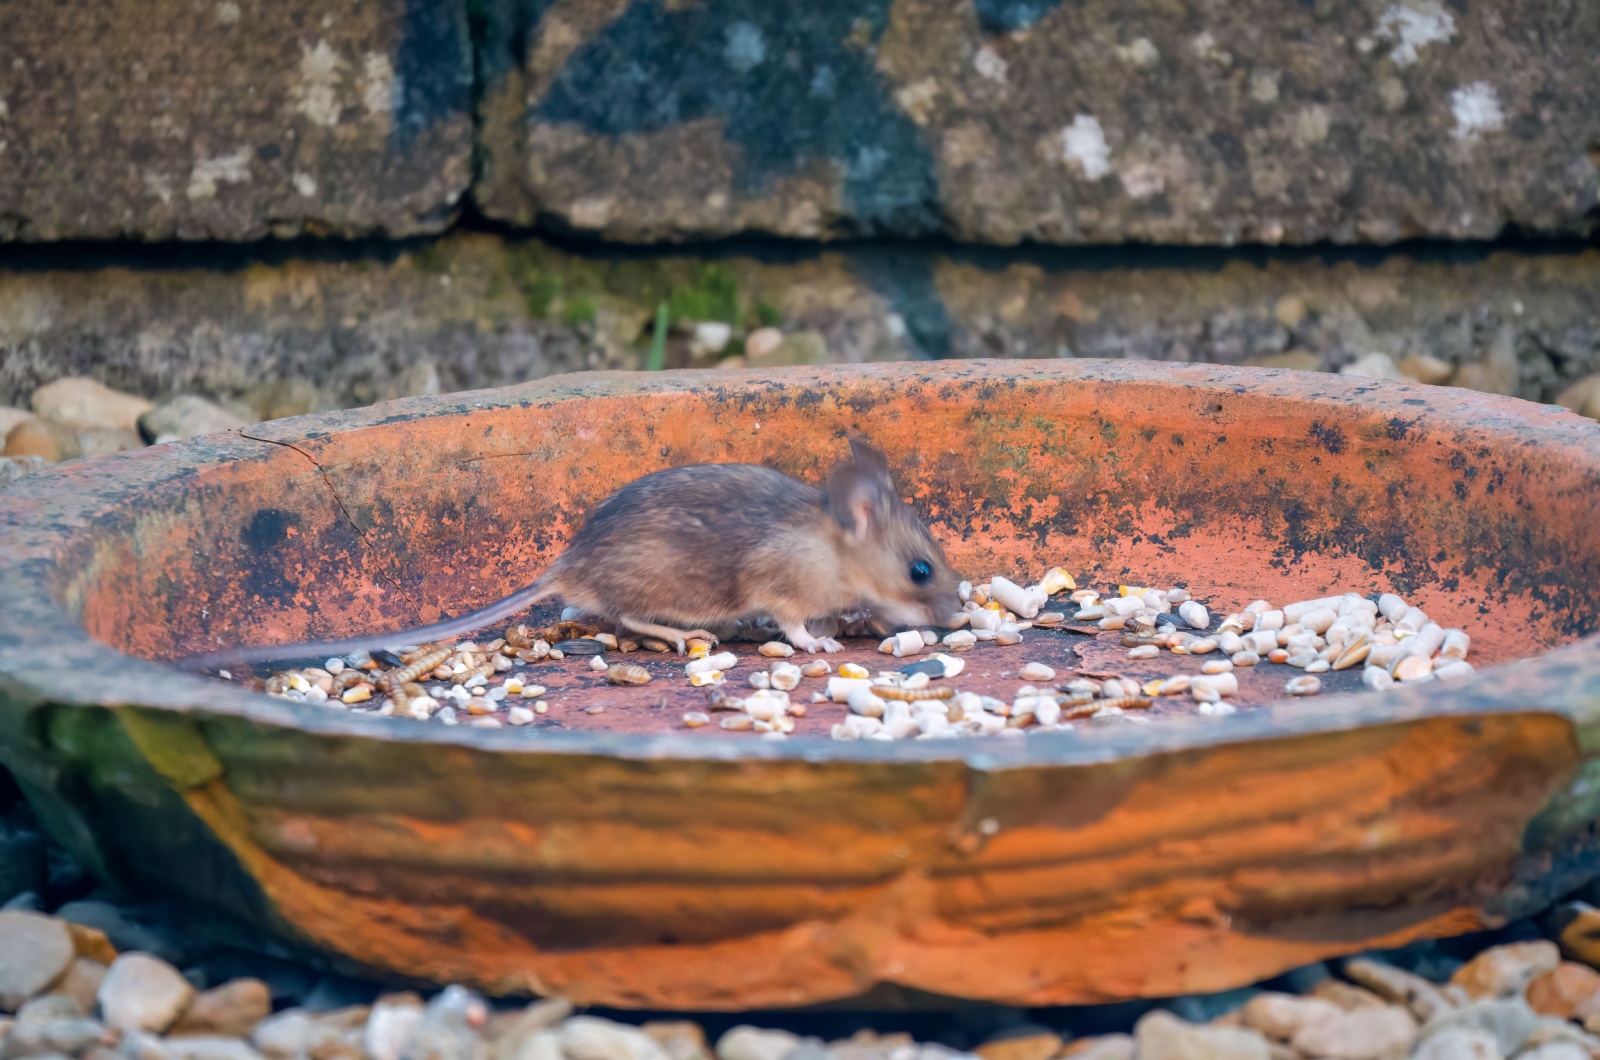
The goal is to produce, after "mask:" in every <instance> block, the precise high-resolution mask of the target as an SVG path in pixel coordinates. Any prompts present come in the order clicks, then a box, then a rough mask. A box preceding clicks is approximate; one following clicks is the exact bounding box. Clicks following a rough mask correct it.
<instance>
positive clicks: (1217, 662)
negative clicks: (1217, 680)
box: [1200, 659, 1233, 674]
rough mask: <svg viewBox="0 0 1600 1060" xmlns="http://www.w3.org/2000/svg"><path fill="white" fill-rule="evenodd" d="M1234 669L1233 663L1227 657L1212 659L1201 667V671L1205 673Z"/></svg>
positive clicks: (1220, 672) (1223, 672)
mask: <svg viewBox="0 0 1600 1060" xmlns="http://www.w3.org/2000/svg"><path fill="white" fill-rule="evenodd" d="M1232 669H1233V663H1231V662H1229V661H1228V660H1227V659H1212V660H1211V661H1210V662H1208V663H1206V664H1205V665H1204V666H1202V667H1200V672H1201V673H1203V674H1225V673H1228V672H1229V671H1231V670H1232Z"/></svg>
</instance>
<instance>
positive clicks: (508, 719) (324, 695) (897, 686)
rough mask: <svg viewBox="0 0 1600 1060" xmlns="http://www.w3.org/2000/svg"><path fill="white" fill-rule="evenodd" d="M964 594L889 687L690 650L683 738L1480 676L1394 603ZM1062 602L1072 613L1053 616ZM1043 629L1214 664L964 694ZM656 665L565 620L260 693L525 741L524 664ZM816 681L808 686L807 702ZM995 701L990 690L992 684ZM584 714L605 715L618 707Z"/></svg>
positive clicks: (1024, 672) (887, 681)
mask: <svg viewBox="0 0 1600 1060" xmlns="http://www.w3.org/2000/svg"><path fill="white" fill-rule="evenodd" d="M960 597H961V600H962V610H961V611H960V612H959V613H957V614H955V615H952V616H950V617H949V618H948V619H947V620H946V621H945V622H944V623H943V625H944V627H945V628H944V630H942V631H935V630H931V629H927V630H907V631H904V632H900V633H896V634H895V635H894V636H891V637H889V638H887V639H885V640H884V641H882V642H881V643H880V644H879V645H878V651H879V652H881V653H882V654H883V655H886V656H890V657H892V658H894V659H896V660H903V662H902V663H900V664H899V665H898V667H897V668H896V667H885V668H883V669H878V670H876V672H874V670H869V669H868V668H867V667H865V666H862V665H859V664H857V663H853V662H846V663H843V664H841V665H839V667H838V669H837V672H835V669H834V666H833V664H832V663H831V662H830V661H829V660H828V659H827V658H823V657H804V661H798V660H795V659H794V655H795V650H794V649H793V648H792V647H791V646H790V645H788V644H786V643H784V642H782V641H777V640H771V641H767V642H765V643H763V644H761V646H760V648H759V655H760V657H761V658H760V659H759V660H758V661H760V662H764V663H766V664H767V668H766V669H761V670H756V671H754V672H753V673H749V674H748V675H747V676H745V677H744V679H743V680H741V681H739V682H738V687H735V685H734V684H733V680H734V676H733V675H734V671H735V670H736V668H738V667H739V666H740V664H741V662H747V661H748V659H741V657H740V656H739V655H736V654H735V653H734V652H732V651H726V650H720V651H719V650H717V645H715V644H714V643H711V642H707V641H701V640H690V641H689V642H688V658H687V660H686V661H685V663H684V664H683V670H682V674H683V676H682V679H681V680H683V681H684V682H685V683H686V684H687V686H689V687H690V688H695V689H702V690H703V693H702V694H704V695H705V697H706V700H705V706H704V708H703V709H696V710H689V711H687V712H685V713H683V714H682V715H681V720H682V724H683V726H684V727H686V728H689V729H700V728H705V727H707V726H712V725H713V724H714V725H715V726H716V727H717V728H719V729H722V730H726V731H730V732H751V733H755V734H759V735H761V736H764V737H766V738H769V739H783V738H784V737H786V736H788V735H790V734H792V733H794V732H795V731H796V721H797V719H800V718H804V717H806V716H807V713H808V710H809V709H812V708H815V707H816V706H817V705H819V704H833V705H837V706H833V707H831V708H830V710H831V712H832V713H831V715H829V714H825V717H824V723H826V720H827V718H828V717H829V716H833V717H837V716H838V714H839V710H838V708H839V707H841V706H842V707H843V708H844V712H843V718H842V720H840V721H838V722H836V723H834V724H832V725H831V726H828V731H829V732H830V734H831V735H832V737H833V738H834V739H836V740H864V739H866V740H904V739H944V738H952V737H962V736H1008V735H1010V736H1022V735H1026V734H1027V733H1031V732H1052V731H1054V732H1059V731H1064V730H1069V729H1071V728H1072V727H1073V723H1074V722H1079V721H1083V720H1096V721H1099V720H1100V719H1112V720H1117V721H1121V722H1128V723H1134V724H1143V723H1147V722H1148V721H1149V718H1148V717H1146V716H1144V715H1143V714H1142V713H1141V712H1144V711H1148V710H1149V709H1150V708H1151V707H1152V705H1153V704H1155V703H1156V702H1157V701H1158V700H1159V699H1160V697H1177V696H1187V697H1188V698H1189V699H1192V700H1194V701H1195V703H1196V704H1197V707H1196V708H1195V709H1196V710H1197V711H1198V713H1200V714H1202V715H1224V714H1231V713H1234V712H1235V709H1236V708H1235V707H1234V705H1233V704H1232V703H1230V702H1229V700H1230V699H1231V698H1234V697H1237V696H1238V695H1239V694H1240V691H1239V689H1240V685H1239V675H1240V672H1241V671H1243V670H1246V669H1248V668H1250V667H1255V666H1258V665H1262V664H1281V665H1285V666H1288V667H1291V668H1292V669H1294V670H1298V671H1300V672H1299V673H1296V674H1294V676H1293V677H1291V678H1290V679H1289V680H1288V681H1287V682H1286V684H1285V685H1284V686H1283V689H1284V692H1286V693H1287V694H1289V695H1294V696H1305V695H1314V694H1316V693H1318V692H1319V691H1321V689H1322V679H1321V678H1320V677H1319V676H1318V675H1319V674H1322V673H1326V672H1329V671H1342V670H1349V669H1352V668H1354V667H1357V666H1361V667H1363V672H1362V681H1363V683H1364V684H1365V685H1366V686H1367V687H1368V688H1372V689H1382V688H1387V687H1389V686H1390V685H1392V684H1394V683H1396V682H1401V683H1415V682H1419V681H1427V680H1434V679H1439V680H1449V679H1452V678H1456V677H1461V676H1465V675H1467V674H1470V673H1472V671H1473V668H1472V665H1471V664H1470V663H1469V662H1467V661H1466V656H1467V653H1468V650H1469V648H1470V646H1471V640H1470V638H1469V637H1468V636H1467V634H1466V633H1465V632H1464V631H1462V630H1459V629H1444V628H1442V627H1440V626H1439V625H1438V624H1437V623H1435V622H1432V621H1430V620H1429V619H1428V616H1427V615H1426V614H1424V613H1423V612H1422V611H1421V610H1420V609H1418V608H1416V607H1413V606H1411V605H1410V604H1408V603H1407V602H1406V601H1405V600H1403V599H1401V598H1400V597H1398V596H1395V595H1393V594H1385V595H1383V596H1380V597H1378V598H1377V599H1376V600H1373V599H1370V598H1368V597H1364V596H1360V595H1358V594H1355V593H1345V594H1342V595H1337V596H1327V597H1322V598H1319V599H1314V600H1301V601H1296V602H1294V603H1289V604H1285V605H1283V606H1282V607H1274V606H1273V605H1272V604H1270V603H1269V602H1268V601H1266V600H1257V601H1255V602H1253V603H1251V604H1250V605H1249V606H1247V607H1246V608H1244V609H1243V610H1242V611H1239V612H1236V613H1232V614H1228V615H1227V616H1225V617H1224V618H1223V619H1222V620H1221V621H1220V622H1214V620H1213V617H1212V614H1211V612H1210V611H1209V610H1208V609H1207V608H1206V607H1205V606H1204V605H1203V604H1202V603H1201V602H1199V601H1197V600H1195V599H1192V598H1191V597H1190V594H1189V593H1188V591H1187V590H1185V589H1182V588H1170V589H1153V588H1145V587H1140V586H1132V585H1119V586H1117V587H1116V589H1115V590H1114V591H1110V590H1108V591H1107V592H1105V593H1104V594H1102V593H1101V592H1100V591H1098V590H1095V589H1089V588H1083V589H1080V588H1078V587H1077V585H1076V583H1075V582H1074V580H1073V578H1072V576H1071V575H1070V574H1068V573H1067V572H1066V571H1065V570H1063V569H1062V568H1060V567H1056V568H1052V569H1051V570H1050V571H1048V572H1047V573H1046V574H1045V576H1044V577H1043V578H1041V579H1040V580H1039V582H1038V583H1036V584H1033V585H1027V586H1024V585H1019V584H1017V583H1016V582H1013V581H1011V580H1009V579H1007V578H1005V577H1000V576H996V577H994V578H991V579H990V580H989V581H987V582H984V583H981V584H978V585H973V584H971V583H967V582H963V583H962V584H961V586H960ZM1053 600H1059V603H1058V604H1054V605H1053V604H1052V601H1053ZM569 614H570V612H569ZM1030 630H1040V631H1050V630H1067V631H1070V632H1073V633H1078V634H1093V635H1099V634H1105V633H1111V634H1117V635H1120V639H1121V643H1122V645H1123V646H1124V647H1125V648H1126V649H1127V653H1126V654H1127V658H1128V659H1129V661H1131V662H1143V663H1149V662H1151V661H1154V660H1160V659H1162V658H1167V657H1171V656H1178V657H1185V656H1199V657H1202V659H1201V661H1200V667H1199V669H1200V672H1199V673H1172V674H1169V675H1167V676H1161V677H1154V678H1150V679H1148V680H1139V679H1134V678H1130V677H1124V676H1121V675H1119V674H1117V673H1100V672H1096V671H1093V670H1086V669H1078V670H1075V671H1073V672H1071V673H1064V674H1062V675H1060V677H1059V679H1058V674H1057V670H1056V669H1055V668H1054V667H1052V666H1049V665H1046V664H1044V663H1042V662H1037V661H1035V662H1028V663H1027V664H1026V665H1024V666H1022V667H1021V669H1020V671H1019V672H1018V673H1017V674H1016V675H1015V676H1016V678H1017V679H1018V680H1019V681H1020V682H1022V683H1021V684H1020V686H1019V687H1017V688H1016V689H1015V690H1014V691H1013V692H1012V693H1011V694H1010V696H1009V698H999V697H996V696H992V695H980V694H979V693H978V692H975V691H970V690H963V689H961V688H959V687H958V686H957V682H956V679H957V678H958V677H960V675H961V674H962V673H963V672H964V671H965V670H966V667H967V664H966V662H965V660H964V659H963V657H962V656H963V655H965V653H967V652H970V651H972V650H974V649H975V648H976V647H977V646H978V645H979V644H980V643H994V644H998V645H1014V644H1018V643H1021V642H1022V640H1023V637H1024V634H1027V633H1028V632H1029V631H1030ZM1034 635H1037V634H1034ZM641 650H649V651H654V652H667V651H669V650H670V648H669V647H668V645H666V644H665V643H662V642H659V641H652V640H649V639H643V640H641V641H639V642H635V641H632V640H627V639H619V638H618V637H617V636H616V635H614V634H612V633H608V632H604V631H601V630H599V629H597V628H595V627H593V626H587V625H584V624H583V623H581V622H578V621H574V620H572V619H571V618H564V619H563V620H562V621H560V622H557V623H554V624H553V625H551V626H549V627H546V628H537V627H530V626H528V625H518V626H513V627H511V628H509V629H507V630H506V631H505V635H504V636H503V637H500V638H497V639H494V640H491V641H488V642H486V643H482V644H479V643H478V642H474V641H466V642H462V643H459V644H455V645H445V644H423V645H417V646H414V647H410V648H406V649H402V650H400V651H399V653H398V654H393V655H391V654H390V653H388V652H380V653H377V655H376V656H374V655H369V654H366V653H358V654H355V655H350V656H346V657H343V658H337V659H329V660H327V661H326V662H325V663H324V664H323V665H322V666H321V667H310V668H305V669H300V670H287V671H282V672H279V673H275V674H273V675H272V676H271V677H270V678H268V679H267V680H266V681H265V682H256V685H257V687H258V688H259V690H261V691H265V692H267V693H268V694H270V695H276V696H281V697H284V698H288V699H295V700H300V701H304V702H311V703H323V704H326V705H328V706H331V707H339V708H343V709H348V710H352V711H354V712H358V713H367V714H377V715H383V716H399V717H405V718H412V719H416V720H421V721H425V720H429V719H433V720H436V721H439V722H442V723H444V724H447V725H449V724H461V723H463V722H465V723H467V724H471V725H474V726H480V727H490V728H498V727H500V726H501V725H503V724H509V725H513V726H521V725H528V724H530V723H532V722H533V721H535V720H536V719H537V718H538V717H539V716H540V715H543V714H546V713H548V712H549V709H550V705H549V702H548V701H547V700H546V699H545V698H544V697H545V694H546V688H545V686H544V685H541V684H537V683H535V682H534V681H533V680H532V679H531V677H530V675H529V673H528V671H527V670H526V669H525V668H526V667H529V666H535V665H541V666H542V665H549V664H551V663H553V662H559V661H560V660H563V659H565V658H567V657H568V656H577V657H579V658H580V659H583V660H585V665H586V667H587V668H588V669H589V670H592V671H593V672H594V673H595V674H597V675H598V674H603V675H604V676H605V680H606V682H607V683H608V684H610V685H617V686H637V685H646V684H649V683H651V681H652V680H661V679H663V678H665V679H666V680H671V678H670V676H667V675H663V674H662V673H661V672H660V669H659V667H658V669H657V671H656V674H655V675H652V673H651V671H650V670H649V669H647V668H646V667H644V666H640V665H636V664H633V663H629V662H617V661H614V660H613V659H612V658H611V657H612V656H614V655H627V654H630V653H634V652H638V651H641ZM1069 654H1070V652H1069ZM1191 666H1192V664H1191ZM1145 671H1146V673H1148V667H1146V668H1145ZM223 676H224V677H227V676H229V675H227V674H223ZM981 676H983V677H988V676H989V675H987V674H985V675H981ZM1000 676H1001V677H1002V678H1006V677H1010V676H1011V674H1009V673H1006V672H1002V673H1001V674H1000ZM808 679H809V680H810V682H812V684H811V687H810V688H809V689H808V688H805V687H804V684H805V682H806V681H807V680H808ZM557 683H558V684H559V683H560V682H559V681H558V682H557ZM988 687H989V689H990V690H992V683H991V685H990V686H988ZM661 705H662V706H665V700H662V702H661ZM582 709H583V711H584V713H588V714H599V713H602V712H604V711H605V709H606V708H605V706H604V705H588V706H585V707H583V708H582Z"/></svg>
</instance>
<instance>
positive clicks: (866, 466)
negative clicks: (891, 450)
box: [850, 438, 889, 482]
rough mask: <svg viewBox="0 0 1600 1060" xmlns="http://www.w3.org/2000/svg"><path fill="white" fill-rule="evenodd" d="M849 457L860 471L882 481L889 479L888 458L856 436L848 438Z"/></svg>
mask: <svg viewBox="0 0 1600 1060" xmlns="http://www.w3.org/2000/svg"><path fill="white" fill-rule="evenodd" d="M850 458H851V459H852V460H853V461H855V465H856V467H858V468H860V469H861V470H862V471H864V472H867V473H869V474H871V475H872V476H873V477H875V478H880V479H882V480H883V481H884V482H888V481H889V460H888V458H887V457H885V456H884V455H883V454H882V453H880V452H879V451H878V450H876V449H874V448H873V447H872V446H871V445H868V444H867V443H866V442H864V441H861V440H860V439H856V438H852V439H850Z"/></svg>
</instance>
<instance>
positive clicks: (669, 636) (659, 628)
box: [617, 617, 718, 655]
mask: <svg viewBox="0 0 1600 1060" xmlns="http://www.w3.org/2000/svg"><path fill="white" fill-rule="evenodd" d="M617 625H619V626H621V627H622V628H623V629H629V630H632V631H633V632H635V633H638V634H640V635H642V636H646V637H655V638H656V639H657V640H664V641H666V642H667V643H668V644H671V645H672V646H673V647H674V648H676V649H677V650H678V654H679V655H683V654H685V653H686V652H687V651H688V650H689V646H688V645H687V644H686V643H684V642H685V641H688V640H706V641H710V642H711V644H712V646H713V647H715V646H716V645H717V643H718V641H717V638H716V637H715V636H714V635H712V634H711V633H708V632H707V631H705V630H703V629H687V630H686V629H673V628H672V627H671V626H663V625H659V624H658V623H655V622H646V621H644V620H643V619H638V618H627V617H623V618H620V619H618V620H617Z"/></svg>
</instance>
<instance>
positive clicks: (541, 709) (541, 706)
mask: <svg viewBox="0 0 1600 1060" xmlns="http://www.w3.org/2000/svg"><path fill="white" fill-rule="evenodd" d="M533 712H534V713H535V714H548V713H550V703H549V701H548V700H543V699H541V700H538V701H536V702H535V703H534V704H533Z"/></svg>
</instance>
